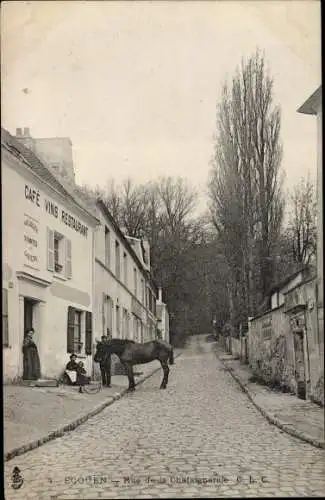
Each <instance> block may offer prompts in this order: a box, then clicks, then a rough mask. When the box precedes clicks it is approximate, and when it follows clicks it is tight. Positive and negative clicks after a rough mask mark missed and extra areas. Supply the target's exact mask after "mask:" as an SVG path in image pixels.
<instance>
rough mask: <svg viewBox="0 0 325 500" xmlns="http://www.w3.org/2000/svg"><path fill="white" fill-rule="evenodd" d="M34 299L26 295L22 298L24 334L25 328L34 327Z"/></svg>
mask: <svg viewBox="0 0 325 500" xmlns="http://www.w3.org/2000/svg"><path fill="white" fill-rule="evenodd" d="M34 309H35V301H34V300H31V299H29V298H27V297H25V298H24V334H25V333H26V331H27V330H30V329H31V328H34Z"/></svg>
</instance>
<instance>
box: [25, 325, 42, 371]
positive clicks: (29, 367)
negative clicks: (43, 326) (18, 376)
mask: <svg viewBox="0 0 325 500" xmlns="http://www.w3.org/2000/svg"><path fill="white" fill-rule="evenodd" d="M34 333H35V331H34V328H29V329H28V330H27V331H26V333H25V337H24V341H23V349H22V350H23V380H38V379H39V378H40V377H41V364H40V359H39V355H38V350H37V346H36V344H35V342H34V340H33V335H34Z"/></svg>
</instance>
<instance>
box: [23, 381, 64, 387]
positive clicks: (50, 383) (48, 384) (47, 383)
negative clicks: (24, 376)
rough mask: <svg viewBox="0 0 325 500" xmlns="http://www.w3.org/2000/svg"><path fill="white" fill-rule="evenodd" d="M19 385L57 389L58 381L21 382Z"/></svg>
mask: <svg viewBox="0 0 325 500" xmlns="http://www.w3.org/2000/svg"><path fill="white" fill-rule="evenodd" d="M19 385H23V386H27V387H57V386H58V385H59V384H58V381H57V380H55V379H39V380H21V381H20V383H19Z"/></svg>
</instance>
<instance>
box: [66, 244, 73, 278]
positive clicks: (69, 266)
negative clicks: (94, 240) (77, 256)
mask: <svg viewBox="0 0 325 500" xmlns="http://www.w3.org/2000/svg"><path fill="white" fill-rule="evenodd" d="M65 277H66V278H68V279H71V278H72V262H71V240H69V239H68V238H67V239H66V240H65Z"/></svg>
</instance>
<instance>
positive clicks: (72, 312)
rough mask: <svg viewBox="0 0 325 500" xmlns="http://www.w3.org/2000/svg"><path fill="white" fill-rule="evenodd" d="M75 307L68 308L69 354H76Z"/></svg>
mask: <svg viewBox="0 0 325 500" xmlns="http://www.w3.org/2000/svg"><path fill="white" fill-rule="evenodd" d="M74 316H75V309H74V307H71V306H69V307H68V328H67V352H68V353H69V354H72V353H73V352H74Z"/></svg>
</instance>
